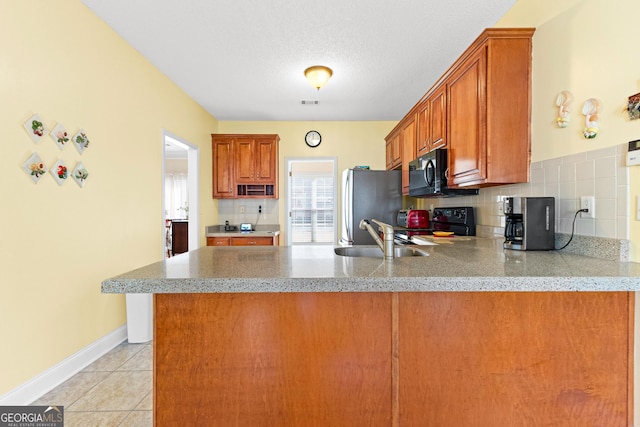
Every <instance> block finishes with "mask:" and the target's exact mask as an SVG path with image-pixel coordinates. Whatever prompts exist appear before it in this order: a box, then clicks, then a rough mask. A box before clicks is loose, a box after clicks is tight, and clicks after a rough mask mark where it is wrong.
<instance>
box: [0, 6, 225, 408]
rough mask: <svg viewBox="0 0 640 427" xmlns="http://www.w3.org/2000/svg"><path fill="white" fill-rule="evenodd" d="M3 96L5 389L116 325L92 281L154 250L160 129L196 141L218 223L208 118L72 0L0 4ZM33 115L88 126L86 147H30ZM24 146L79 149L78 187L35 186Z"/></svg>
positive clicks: (158, 239) (1, 367) (209, 218)
mask: <svg viewBox="0 0 640 427" xmlns="http://www.w3.org/2000/svg"><path fill="white" fill-rule="evenodd" d="M0 94H1V95H0V101H1V102H0V117H2V120H1V123H2V131H3V137H2V143H0V159H2V160H3V162H4V165H3V174H2V176H3V179H2V184H1V185H0V200H2V209H1V212H2V224H3V233H2V235H3V238H2V245H0V248H1V249H0V263H1V267H0V271H1V273H0V277H1V279H0V282H1V284H0V340H1V342H2V351H1V352H0V396H1V395H3V394H5V393H7V392H8V391H9V390H12V389H14V388H15V387H17V386H18V385H20V384H22V383H24V382H25V381H27V380H28V379H30V378H32V377H34V376H35V375H37V374H39V373H41V372H42V371H44V370H45V369H47V368H50V367H52V366H53V365H55V364H56V363H58V362H60V361H61V360H63V359H64V358H66V357H68V356H70V355H71V354H73V353H75V352H77V351H78V350H80V349H82V348H84V347H86V346H87V345H89V344H90V343H92V342H94V341H96V340H97V339H99V338H100V337H102V336H104V335H105V334H107V333H109V332H111V331H113V330H115V329H116V328H118V327H120V326H122V325H123V324H124V323H125V305H124V296H122V295H105V294H101V293H100V282H101V281H102V280H103V279H105V278H107V277H110V276H114V275H116V274H119V273H122V272H124V271H127V270H131V269H133V268H136V267H139V266H142V265H145V264H148V263H150V262H154V261H157V260H159V259H160V258H161V254H162V245H163V241H162V207H161V188H162V176H161V169H162V161H161V159H162V148H163V145H162V141H161V138H162V130H163V128H164V129H166V130H167V131H169V132H171V133H172V134H174V135H177V136H179V137H180V138H182V139H184V140H186V141H189V142H191V143H192V144H196V145H199V146H200V147H201V148H202V149H201V150H200V159H201V163H200V167H201V180H200V181H201V212H200V221H201V224H208V223H213V222H216V221H217V213H216V211H217V204H216V203H215V202H214V201H213V200H212V199H211V197H210V195H211V148H210V136H209V134H210V133H211V132H215V131H216V129H217V126H218V123H217V121H216V120H215V118H213V117H212V116H211V115H209V114H208V113H207V112H206V111H204V110H203V109H202V108H201V107H200V106H198V105H197V104H196V103H195V102H194V101H193V100H191V99H190V98H189V97H187V96H186V95H185V94H184V93H183V92H182V91H181V90H180V89H178V88H177V87H176V86H175V85H174V84H173V83H171V82H170V81H169V80H168V79H167V78H166V76H164V75H163V74H162V73H160V72H159V71H158V70H157V69H155V68H154V67H153V66H152V65H151V64H150V63H149V62H148V61H147V60H145V59H144V58H143V57H142V56H141V55H140V54H138V53H137V52H136V51H135V50H134V49H132V48H131V47H130V46H129V45H128V44H126V43H125V42H124V41H123V40H122V39H121V38H120V37H119V36H118V35H116V34H115V33H114V32H113V31H112V30H111V29H110V28H109V27H107V25H106V24H105V23H104V22H102V21H101V20H99V19H97V18H96V17H95V16H94V15H93V14H92V13H91V12H90V11H89V10H88V9H87V8H86V7H85V6H84V5H82V3H81V2H80V0H57V1H55V2H43V1H38V2H36V1H3V2H1V3H0ZM34 113H38V114H40V116H41V118H42V119H43V121H44V123H45V124H46V125H47V126H48V127H49V129H51V128H53V127H54V126H55V125H56V123H57V122H60V123H62V124H63V125H65V126H66V127H67V129H68V130H69V131H70V132H71V133H75V131H77V130H78V129H80V128H84V130H85V131H86V132H87V134H88V136H89V138H90V140H91V144H90V147H89V148H88V149H87V150H86V151H85V152H84V154H82V155H80V154H79V153H78V152H77V151H76V150H75V148H74V147H71V146H68V147H66V149H65V150H63V151H60V150H59V149H58V148H57V146H56V145H55V144H54V143H53V141H52V140H51V139H50V138H49V137H48V136H47V137H46V138H45V139H43V140H42V141H40V142H39V144H38V145H35V144H34V143H33V142H32V141H31V140H30V138H29V136H28V135H27V133H26V132H25V130H24V129H23V127H22V125H23V123H24V122H25V121H26V120H27V119H28V118H29V117H30V116H31V115H32V114H34ZM33 152H37V153H38V154H40V156H41V157H42V159H43V160H44V162H45V163H46V164H47V166H49V167H50V166H52V165H53V163H55V162H56V161H57V160H58V158H62V159H63V160H64V161H65V162H66V163H67V165H69V166H71V167H73V166H75V164H76V162H78V161H80V160H81V161H82V162H83V163H84V165H85V167H86V168H87V170H88V171H89V174H90V175H89V178H88V180H87V182H86V185H85V186H84V188H82V189H81V188H79V187H78V186H77V185H76V183H75V182H73V181H71V180H69V182H66V183H65V184H64V185H63V186H58V184H57V183H56V182H55V181H54V180H53V178H52V177H51V176H48V175H47V176H45V177H44V178H43V179H42V180H41V181H40V182H39V183H38V184H37V185H36V184H34V183H33V182H32V181H31V180H30V178H29V177H28V176H27V175H26V174H25V173H24V172H23V171H22V170H21V168H20V166H21V165H22V163H23V162H24V161H25V160H26V159H27V158H28V157H29V156H30V155H31V153H33ZM201 241H203V237H201Z"/></svg>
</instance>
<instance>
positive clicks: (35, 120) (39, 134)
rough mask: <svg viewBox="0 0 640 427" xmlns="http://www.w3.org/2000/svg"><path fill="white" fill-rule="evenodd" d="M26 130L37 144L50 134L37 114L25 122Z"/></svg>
mask: <svg viewBox="0 0 640 427" xmlns="http://www.w3.org/2000/svg"><path fill="white" fill-rule="evenodd" d="M24 128H25V130H26V131H27V133H28V134H29V136H30V137H31V140H32V141H33V142H34V143H35V144H37V143H38V142H40V140H41V139H42V138H43V137H44V135H45V134H46V133H48V132H49V130H48V129H47V127H46V126H45V124H44V122H43V121H42V119H41V118H40V116H38V115H37V114H34V115H33V116H31V117H30V118H29V119H28V120H27V121H26V122H24Z"/></svg>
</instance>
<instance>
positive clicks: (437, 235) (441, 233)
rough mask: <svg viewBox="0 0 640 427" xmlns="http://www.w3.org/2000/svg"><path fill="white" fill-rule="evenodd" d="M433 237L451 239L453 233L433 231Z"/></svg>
mask: <svg viewBox="0 0 640 427" xmlns="http://www.w3.org/2000/svg"><path fill="white" fill-rule="evenodd" d="M433 235H434V236H436V237H453V231H434V232H433Z"/></svg>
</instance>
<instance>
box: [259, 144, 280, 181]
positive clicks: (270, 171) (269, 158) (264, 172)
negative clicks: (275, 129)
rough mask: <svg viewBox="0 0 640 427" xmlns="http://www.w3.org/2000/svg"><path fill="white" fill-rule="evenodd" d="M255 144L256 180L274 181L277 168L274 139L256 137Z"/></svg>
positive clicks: (276, 147) (276, 149) (276, 148)
mask: <svg viewBox="0 0 640 427" xmlns="http://www.w3.org/2000/svg"><path fill="white" fill-rule="evenodd" d="M255 146H256V151H255V152H256V171H257V176H256V177H255V180H256V182H265V183H272V182H276V179H277V177H276V175H277V172H278V168H277V167H276V166H277V164H278V146H277V141H276V140H275V139H273V138H272V139H257V140H256V142H255Z"/></svg>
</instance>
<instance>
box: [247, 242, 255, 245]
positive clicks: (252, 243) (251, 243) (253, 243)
mask: <svg viewBox="0 0 640 427" xmlns="http://www.w3.org/2000/svg"><path fill="white" fill-rule="evenodd" d="M247 243H249V244H250V245H255V244H256V242H247Z"/></svg>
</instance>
